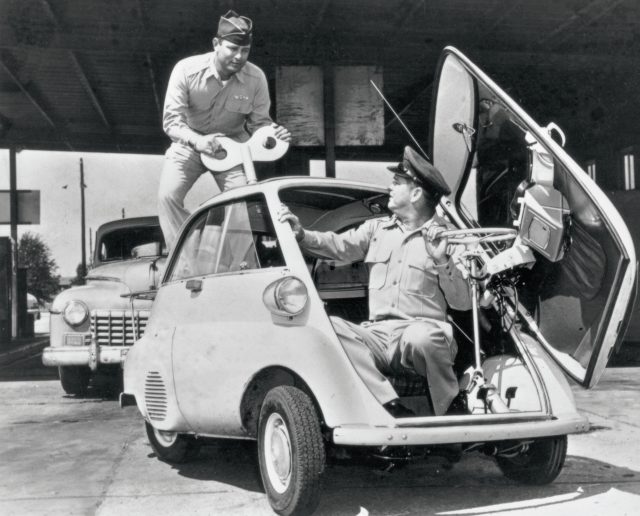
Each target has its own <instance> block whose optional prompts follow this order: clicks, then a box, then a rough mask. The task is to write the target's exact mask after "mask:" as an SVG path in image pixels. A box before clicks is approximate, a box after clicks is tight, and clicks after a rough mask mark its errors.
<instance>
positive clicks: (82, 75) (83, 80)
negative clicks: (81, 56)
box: [40, 0, 111, 130]
mask: <svg viewBox="0 0 640 516" xmlns="http://www.w3.org/2000/svg"><path fill="white" fill-rule="evenodd" d="M40 4H41V5H42V9H43V10H44V12H45V13H46V15H47V17H48V18H49V20H51V22H52V23H53V25H54V27H55V29H56V31H57V32H58V33H61V32H65V30H64V29H65V26H64V24H63V23H62V22H61V21H60V18H59V17H58V16H57V15H56V13H55V11H54V10H53V8H52V7H51V4H50V3H49V0H40ZM67 55H68V56H69V60H70V61H71V65H72V66H73V69H74V71H75V72H76V75H77V76H78V78H79V79H80V84H82V87H83V88H84V90H85V92H86V93H87V95H88V96H89V99H91V103H92V104H93V107H94V108H95V110H96V111H97V112H98V115H100V118H101V120H102V123H103V124H104V125H105V127H107V128H108V129H109V130H111V123H110V122H109V120H108V119H107V115H106V114H105V112H104V108H103V107H102V104H101V102H100V99H98V96H97V95H96V93H95V90H94V88H93V87H92V86H91V82H90V81H89V78H88V77H87V74H86V72H85V71H84V68H83V67H82V64H80V61H79V60H78V56H77V55H76V53H75V52H74V51H73V50H68V51H67Z"/></svg>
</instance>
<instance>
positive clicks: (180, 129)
mask: <svg viewBox="0 0 640 516" xmlns="http://www.w3.org/2000/svg"><path fill="white" fill-rule="evenodd" d="M213 56H214V54H213V52H209V53H207V54H202V55H197V56H192V57H187V58H186V59H183V60H181V61H179V62H178V63H177V64H176V66H175V67H174V69H173V72H172V73H171V77H170V79H169V84H168V86H167V95H166V97H165V103H164V115H163V128H164V131H165V133H167V135H168V136H169V137H170V138H171V139H172V140H173V141H174V142H179V143H182V144H183V145H188V144H189V137H190V136H192V133H191V131H190V130H189V128H190V129H192V130H194V131H197V132H198V133H200V134H211V133H223V134H224V135H225V136H228V137H229V138H232V139H234V140H236V141H246V140H248V139H249V135H250V134H251V133H253V132H254V131H255V130H256V129H258V128H260V127H262V126H265V125H269V124H271V123H272V120H271V117H270V116H269V108H270V106H271V101H270V98H269V88H268V85H267V79H266V77H265V75H264V72H263V71H262V70H261V69H260V68H258V67H257V66H256V65H254V64H252V63H249V62H246V63H245V65H244V66H243V67H242V69H241V70H240V71H239V72H237V73H235V74H234V75H232V76H231V77H230V78H229V80H228V81H227V82H226V84H225V85H224V86H223V85H222V82H221V81H220V80H219V79H218V78H217V77H216V76H217V73H216V70H215V64H214V58H213ZM245 123H246V128H245ZM247 131H248V132H247Z"/></svg>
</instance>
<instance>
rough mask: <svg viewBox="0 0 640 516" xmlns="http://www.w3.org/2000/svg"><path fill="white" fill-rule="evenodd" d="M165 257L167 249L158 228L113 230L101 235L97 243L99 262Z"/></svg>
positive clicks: (145, 227)
mask: <svg viewBox="0 0 640 516" xmlns="http://www.w3.org/2000/svg"><path fill="white" fill-rule="evenodd" d="M166 255H167V248H166V245H165V243H164V238H163V237H162V231H161V230H160V227H159V226H144V227H134V228H131V227H129V228H120V229H115V230H113V231H111V232H109V233H107V234H105V235H103V236H102V239H101V241H100V242H99V243H98V258H99V260H100V261H101V262H110V261H115V260H131V259H135V258H142V257H145V256H166Z"/></svg>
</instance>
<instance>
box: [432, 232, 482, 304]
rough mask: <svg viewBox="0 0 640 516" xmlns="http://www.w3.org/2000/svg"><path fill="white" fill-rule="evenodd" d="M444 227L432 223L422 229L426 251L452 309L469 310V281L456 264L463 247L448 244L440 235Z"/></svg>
mask: <svg viewBox="0 0 640 516" xmlns="http://www.w3.org/2000/svg"><path fill="white" fill-rule="evenodd" d="M446 229H447V227H446V226H444V225H440V224H432V225H431V226H430V227H429V228H428V229H427V230H425V231H423V233H422V236H423V238H424V241H425V246H426V249H427V253H428V254H429V255H430V256H431V258H432V259H433V262H434V264H435V269H436V271H437V273H438V280H439V283H440V288H441V289H442V292H443V293H444V297H445V299H446V300H447V303H448V304H449V306H450V307H451V308H453V309H454V310H469V309H471V293H470V291H469V283H468V282H467V280H466V278H465V277H464V276H463V274H462V270H461V268H460V267H459V266H458V265H457V259H458V256H459V254H460V253H461V252H462V251H464V249H465V247H464V246H462V245H457V246H454V245H450V244H449V242H448V239H447V238H446V237H445V238H442V237H440V236H439V235H440V233H442V232H443V231H445V230H446Z"/></svg>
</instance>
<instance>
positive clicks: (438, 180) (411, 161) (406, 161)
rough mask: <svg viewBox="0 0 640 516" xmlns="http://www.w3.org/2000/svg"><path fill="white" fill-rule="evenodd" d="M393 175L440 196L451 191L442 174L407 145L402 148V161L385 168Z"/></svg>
mask: <svg viewBox="0 0 640 516" xmlns="http://www.w3.org/2000/svg"><path fill="white" fill-rule="evenodd" d="M387 168H388V169H389V170H391V172H393V173H394V174H400V175H402V176H407V177H409V178H410V179H412V180H413V181H415V182H416V183H417V184H419V185H420V186H422V187H423V188H425V189H427V190H430V191H432V192H434V193H437V194H440V195H449V194H450V193H451V190H450V189H449V186H448V185H447V182H446V181H445V180H444V178H443V177H442V174H440V172H439V171H438V169H437V168H436V167H434V166H433V165H432V164H431V163H429V162H428V161H427V160H426V159H425V158H423V157H422V156H421V155H420V154H418V153H417V152H416V151H415V150H414V149H413V148H412V147H409V146H408V145H407V146H406V147H405V148H404V154H403V156H402V161H401V162H400V163H398V164H397V165H394V166H392V167H387Z"/></svg>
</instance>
